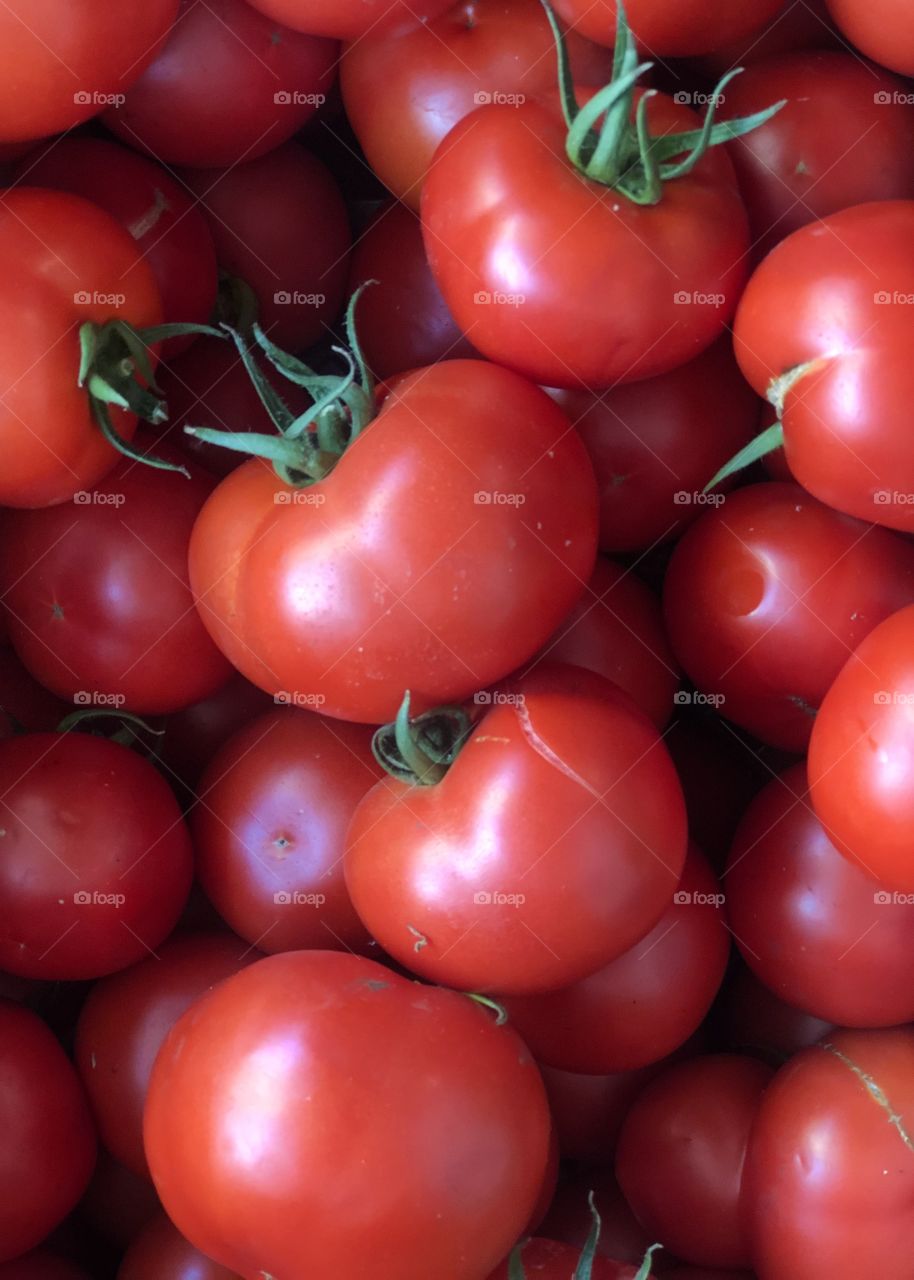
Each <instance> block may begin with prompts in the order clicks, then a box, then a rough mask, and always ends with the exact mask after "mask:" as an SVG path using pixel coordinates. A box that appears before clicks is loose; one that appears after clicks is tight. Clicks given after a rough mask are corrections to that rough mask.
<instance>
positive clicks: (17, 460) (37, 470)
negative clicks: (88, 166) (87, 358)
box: [0, 187, 162, 507]
mask: <svg viewBox="0 0 914 1280" xmlns="http://www.w3.org/2000/svg"><path fill="white" fill-rule="evenodd" d="M0 261H2V263H3V268H4V286H3V289H2V290H0V322H2V326H3V331H4V333H5V334H6V335H7V336H6V340H5V341H4V344H3V358H2V361H0V398H2V409H0V448H2V452H3V458H4V465H3V473H2V476H0V503H2V504H3V506H8V507H47V506H51V505H53V504H55V503H59V502H66V501H67V500H68V499H69V498H72V496H73V494H74V493H76V492H77V491H79V490H81V489H86V488H89V487H91V486H92V485H93V484H96V483H97V482H98V481H99V480H101V479H102V477H103V476H104V475H105V474H106V472H108V471H110V470H111V468H112V467H113V466H114V464H115V463H116V462H117V461H118V458H119V456H120V455H119V454H118V453H117V452H116V450H114V449H113V448H112V447H111V445H109V444H108V443H107V441H106V440H105V439H104V438H103V436H102V434H101V432H100V430H99V429H98V427H97V426H96V424H95V420H94V418H93V417H92V412H91V409H90V407H89V400H88V396H87V395H86V392H85V391H84V390H83V389H82V388H80V387H79V386H78V385H77V375H78V372H79V367H80V346H79V332H78V330H79V326H80V325H81V324H83V323H85V322H87V321H92V322H93V323H96V324H104V323H105V322H106V321H108V320H113V319H118V320H126V321H128V322H129V323H130V324H133V325H136V326H137V327H139V328H142V327H143V326H145V325H153V324H158V323H159V322H160V320H161V318H162V307H161V299H160V296H159V290H158V287H157V285H156V282H155V277H154V275H153V272H152V269H151V267H150V266H149V264H148V263H147V262H145V261H143V260H141V259H138V258H137V252H136V243H135V241H134V240H133V238H132V237H131V236H130V235H129V234H128V233H127V232H126V231H125V230H124V229H123V227H121V226H119V225H118V223H117V222H116V221H115V219H114V218H112V217H111V215H110V214H108V213H106V212H105V211H104V210H103V209H100V208H98V206H96V205H93V204H90V203H89V201H88V200H83V199H81V198H80V197H78V196H71V195H69V194H67V193H64V192H59V191H44V190H41V189H40V188H38V187H17V188H16V189H15V190H12V191H7V192H6V193H5V195H4V197H3V207H2V209H0ZM151 355H152V363H153V364H154V363H155V356H154V353H151ZM111 416H112V421H113V423H114V426H115V430H116V431H117V432H118V434H119V435H121V436H123V437H125V438H128V439H129V437H130V436H132V435H133V432H134V430H135V426H136V420H135V418H134V417H133V415H132V414H127V413H125V412H123V411H122V410H120V409H118V408H116V407H112V409H111Z"/></svg>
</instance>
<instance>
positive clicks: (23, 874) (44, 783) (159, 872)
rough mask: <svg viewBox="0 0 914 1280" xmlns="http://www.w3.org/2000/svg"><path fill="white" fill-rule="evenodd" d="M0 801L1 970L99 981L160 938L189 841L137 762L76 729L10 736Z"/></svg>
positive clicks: (166, 793) (1, 754) (145, 766)
mask: <svg viewBox="0 0 914 1280" xmlns="http://www.w3.org/2000/svg"><path fill="white" fill-rule="evenodd" d="M0 797H2V798H0V821H2V828H0V829H2V833H3V835H2V839H3V857H2V859H0V897H2V899H3V901H4V911H3V914H2V916H0V968H3V969H7V970H9V972H10V973H18V974H22V975H23V976H24V977H32V978H45V979H56V978H64V979H70V980H73V979H85V978H98V977H101V975H102V974H106V973H113V972H114V971H115V970H117V969H123V968H126V966H127V965H129V964H133V963H134V962H135V961H137V960H139V959H141V958H142V957H143V956H145V955H147V954H148V953H149V952H150V951H151V950H153V948H155V947H157V946H158V945H159V943H160V942H162V940H163V939H164V938H166V937H167V936H168V934H169V933H170V932H171V930H172V929H173V928H174V925H175V922H176V921H177V919H178V916H179V915H180V914H181V908H182V907H183V906H184V902H185V899H186V898H187V894H188V892H189V890H190V879H191V849H190V839H189V836H188V834H187V829H186V827H185V825H184V823H183V821H182V819H181V814H180V811H179V809H178V806H177V803H176V801H175V799H174V797H173V795H172V793H171V791H170V789H169V787H168V785H167V783H166V782H165V781H164V780H163V779H162V778H161V776H160V775H159V774H158V773H157V771H156V770H155V769H154V768H153V766H152V765H151V764H150V763H149V762H148V761H147V760H144V759H142V758H141V757H140V756H138V755H136V754H135V753H134V752H132V751H130V750H128V748H127V747H122V746H120V745H119V744H118V743H116V742H110V741H108V740H107V739H105V738H98V737H94V736H92V735H90V734H85V733H75V732H70V733H66V734H52V733H30V734H26V735H24V736H22V737H18V738H8V739H7V740H6V741H5V742H0Z"/></svg>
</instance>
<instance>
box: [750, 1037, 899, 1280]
mask: <svg viewBox="0 0 914 1280" xmlns="http://www.w3.org/2000/svg"><path fill="white" fill-rule="evenodd" d="M912 1081H914V1032H912V1031H911V1029H910V1028H909V1027H899V1028H893V1029H891V1030H879V1031H845V1030H840V1031H835V1032H833V1033H832V1035H830V1036H829V1037H828V1038H827V1040H826V1041H824V1042H823V1044H822V1045H821V1046H815V1047H813V1048H810V1049H804V1050H803V1052H802V1053H798V1054H797V1055H796V1057H795V1058H792V1059H791V1060H790V1062H788V1063H787V1065H786V1066H784V1067H782V1068H781V1070H780V1071H779V1072H778V1073H777V1075H776V1076H775V1078H774V1080H773V1081H772V1083H771V1085H770V1086H769V1088H768V1091H767V1093H766V1095H765V1097H764V1098H763V1100H762V1105H761V1108H760V1110H759V1113H758V1115H757V1117H756V1121H755V1125H754V1128H753V1132H752V1140H751V1142H750V1144H749V1151H748V1155H747V1160H746V1171H745V1175H744V1186H745V1196H746V1208H747V1211H748V1216H749V1219H750V1228H751V1233H752V1244H753V1253H754V1269H755V1271H756V1274H757V1275H758V1277H759V1280H801V1277H808V1276H810V1275H815V1274H820V1275H825V1276H828V1277H829V1280H858V1278H859V1277H860V1276H862V1275H866V1274H868V1273H869V1274H872V1275H879V1274H880V1272H885V1274H887V1275H891V1276H892V1277H893V1280H911V1277H912V1276H914V1259H912V1257H911V1253H910V1250H909V1248H908V1241H909V1240H910V1239H911V1232H912V1230H914V1192H912V1183H914V1151H912V1144H911V1141H910V1131H911V1119H912V1113H914V1093H912Z"/></svg>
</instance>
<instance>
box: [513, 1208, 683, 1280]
mask: <svg viewBox="0 0 914 1280" xmlns="http://www.w3.org/2000/svg"><path fill="white" fill-rule="evenodd" d="M587 1203H588V1205H589V1207H590V1219H591V1222H590V1233H589V1234H588V1236H587V1239H586V1240H585V1242H584V1248H583V1249H582V1250H581V1256H580V1258H579V1259H578V1264H577V1266H576V1267H575V1269H574V1274H573V1276H572V1277H571V1280H591V1276H592V1275H593V1264H594V1259H595V1258H596V1256H597V1245H598V1244H599V1242H600V1232H601V1230H602V1228H603V1222H602V1220H601V1218H600V1215H599V1213H598V1212H597V1206H596V1205H595V1204H594V1201H593V1192H592V1191H591V1192H590V1193H589V1195H588V1196H587ZM525 1243H526V1242H525V1241H521V1243H520V1244H519V1245H518V1246H517V1247H516V1248H515V1249H514V1250H513V1251H512V1253H511V1256H510V1258H509V1259H508V1280H527V1276H526V1272H525V1271H524V1264H523V1261H522V1259H521V1250H522V1249H523V1247H524V1244H525ZM659 1248H660V1245H659V1244H652V1245H651V1247H650V1248H649V1249H648V1251H647V1253H646V1254H645V1255H644V1261H643V1262H642V1263H641V1269H640V1270H639V1272H638V1274H637V1276H636V1277H635V1280H650V1276H651V1258H652V1257H653V1256H654V1254H655V1253H656V1252H657V1250H658V1249H659Z"/></svg>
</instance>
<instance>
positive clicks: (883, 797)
mask: <svg viewBox="0 0 914 1280" xmlns="http://www.w3.org/2000/svg"><path fill="white" fill-rule="evenodd" d="M912 646H914V605H909V606H908V607H907V608H906V609H901V610H899V612H898V613H895V614H893V615H892V616H891V617H890V618H887V619H886V620H885V621H884V622H883V623H881V624H880V625H879V626H878V627H877V628H876V630H875V631H872V632H870V634H869V635H868V636H867V637H866V639H865V640H864V641H863V643H862V644H861V645H860V646H859V647H858V648H857V649H856V650H855V651H854V654H853V656H852V657H851V658H850V659H849V660H848V662H847V663H846V665H845V666H844V667H843V669H842V670H841V673H840V674H839V676H838V678H837V679H836V680H835V682H834V684H833V685H832V687H831V688H830V689H829V691H828V694H827V695H826V698H825V701H824V702H823V703H822V706H821V708H820V710H819V714H818V716H817V717H816V724H815V728H814V729H813V734H812V739H811V741H810V744H809V784H810V794H811V796H812V802H813V807H814V808H815V811H816V814H817V815H818V817H819V820H820V821H821V823H822V825H823V826H824V827H825V830H826V831H827V832H828V835H829V839H830V840H831V841H832V842H833V843H834V844H835V845H836V846H837V847H838V848H839V849H840V850H841V852H842V853H843V854H844V855H845V856H846V857H849V858H850V859H851V860H852V861H854V862H855V863H856V864H857V865H858V866H859V867H861V868H862V869H863V870H864V871H865V872H867V874H868V875H870V876H873V877H875V878H876V879H878V880H880V881H882V882H883V886H884V887H885V888H887V889H889V890H896V891H902V892H903V893H904V894H907V895H910V894H911V893H914V803H912V795H914V718H912V706H914V647H912Z"/></svg>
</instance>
